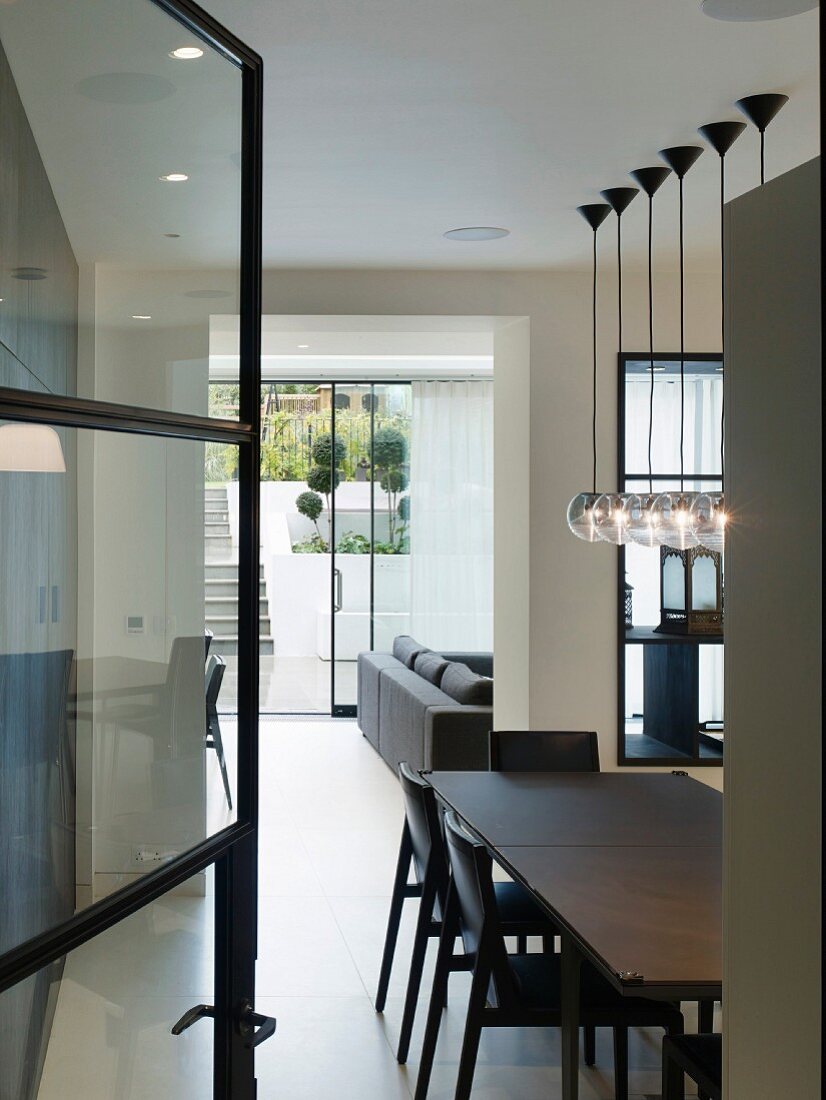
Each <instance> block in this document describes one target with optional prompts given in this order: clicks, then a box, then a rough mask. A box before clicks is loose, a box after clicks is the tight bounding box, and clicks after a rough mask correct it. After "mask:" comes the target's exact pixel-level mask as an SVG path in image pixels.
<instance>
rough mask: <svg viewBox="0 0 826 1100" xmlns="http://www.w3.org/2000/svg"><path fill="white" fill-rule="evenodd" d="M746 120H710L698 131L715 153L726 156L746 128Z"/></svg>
mask: <svg viewBox="0 0 826 1100" xmlns="http://www.w3.org/2000/svg"><path fill="white" fill-rule="evenodd" d="M745 128H746V124H745V122H709V123H707V124H706V125H705V126H700V127H698V129H697V133H698V134H700V135H701V136H702V137H704V138H705V139H706V141H707V142H708V143H709V145H710V146H711V148H712V149H713V150H714V152H715V153H719V154H720V156H721V157H724V156H725V155H726V153H727V152H728V151H729V149H730V148H731V147H732V145H734V143H735V141H737V139H738V138H739V137H740V135H741V134H742V132H743V131H744V130H745Z"/></svg>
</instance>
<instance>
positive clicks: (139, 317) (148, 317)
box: [132, 313, 152, 321]
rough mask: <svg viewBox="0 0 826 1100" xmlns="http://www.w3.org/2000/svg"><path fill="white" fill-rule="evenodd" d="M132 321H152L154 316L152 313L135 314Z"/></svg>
mask: <svg viewBox="0 0 826 1100" xmlns="http://www.w3.org/2000/svg"><path fill="white" fill-rule="evenodd" d="M132 320H133V321H151V320H152V314H151V313H133V314H132Z"/></svg>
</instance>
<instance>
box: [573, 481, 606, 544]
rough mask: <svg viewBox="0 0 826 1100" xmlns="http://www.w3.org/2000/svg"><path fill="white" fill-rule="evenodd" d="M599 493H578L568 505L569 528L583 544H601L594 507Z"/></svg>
mask: <svg viewBox="0 0 826 1100" xmlns="http://www.w3.org/2000/svg"><path fill="white" fill-rule="evenodd" d="M599 496H600V494H599V493H578V494H577V495H576V496H575V497H574V499H573V500H572V501H571V503H570V504H569V505H568V526H569V527H570V529H571V531H572V533H573V534H574V535H576V537H577V538H578V539H582V540H583V542H599V535H598V533H597V525H596V515H595V510H594V505H595V504H596V502H597V500H598V499H599Z"/></svg>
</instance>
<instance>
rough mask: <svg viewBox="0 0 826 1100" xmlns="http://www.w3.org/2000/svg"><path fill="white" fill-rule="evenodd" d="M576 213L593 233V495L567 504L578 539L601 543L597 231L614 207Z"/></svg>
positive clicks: (582, 209)
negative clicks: (598, 510)
mask: <svg viewBox="0 0 826 1100" xmlns="http://www.w3.org/2000/svg"><path fill="white" fill-rule="evenodd" d="M577 210H578V212H579V213H580V214H581V215H582V217H583V218H584V219H585V220H586V222H587V223H588V225H590V227H591V229H592V230H593V231H594V261H593V263H594V267H593V290H592V298H591V304H592V310H591V313H592V326H593V378H594V390H593V394H594V404H593V419H592V423H591V433H592V435H591V438H592V443H593V455H594V476H593V484H592V488H591V492H590V493H577V495H576V496H575V497H574V498H573V500H572V501H571V503H570V504H569V505H568V527H569V528H570V529H571V532H572V533H573V534H574V535H576V537H577V538H578V539H582V540H583V541H584V542H599V535H598V533H597V523H596V511H595V509H594V505H595V503H596V501H597V497H598V496H599V493H598V492H597V230H598V229H599V227H600V226H601V225H602V223H603V222H604V221H605V219H606V218H607V217H608V215H609V214H610V213H611V207H610V206H609V205H608V204H607V203H604V202H592V203H588V204H587V205H586V206H578V207H577Z"/></svg>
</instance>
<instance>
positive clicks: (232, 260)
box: [0, 0, 261, 1100]
mask: <svg viewBox="0 0 826 1100" xmlns="http://www.w3.org/2000/svg"><path fill="white" fill-rule="evenodd" d="M0 103H2V110H0V164H1V165H2V170H0V254H2V257H3V263H2V267H1V268H0V897H2V899H3V901H2V906H0V990H2V992H0V1034H2V1036H3V1054H2V1058H0V1095H1V1096H9V1097H15V1100H31V1098H33V1097H35V1096H37V1094H38V1088H39V1081H40V1075H41V1071H42V1067H43V1064H44V1060H45V1058H46V1050H47V1046H48V1040H49V1035H50V1028H51V1022H52V1019H53V1017H54V1016H55V1012H57V1013H58V1015H59V1013H60V1012H61V1005H62V1003H63V1002H62V1001H61V994H60V976H61V973H62V966H63V962H62V960H63V957H64V956H65V954H66V952H67V951H68V950H70V949H72V948H76V947H78V946H79V945H81V944H83V943H85V942H86V941H90V942H93V941H94V937H95V936H96V935H98V934H99V933H101V932H103V931H104V930H105V929H106V928H109V927H111V926H113V925H115V924H116V923H118V922H119V921H120V920H122V919H123V918H124V917H126V916H127V915H129V914H130V913H133V912H136V911H137V910H138V909H140V908H141V907H142V906H144V905H146V904H148V903H149V902H150V901H152V899H154V898H158V897H161V896H162V895H163V894H164V893H165V892H166V891H167V890H169V889H170V888H172V887H173V886H181V888H182V889H184V890H185V891H186V892H188V893H190V894H191V895H195V896H197V895H198V894H201V895H203V893H204V877H203V876H204V870H205V868H206V867H208V866H209V865H210V864H212V863H215V865H216V872H217V873H216V884H217V893H216V904H217V906H218V909H219V910H221V909H222V908H223V912H222V913H219V914H218V916H219V919H218V920H217V921H216V929H217V935H216V942H215V947H214V951H213V949H212V947H211V946H210V949H209V954H210V957H214V960H215V996H216V998H217V1000H216V1004H215V1009H214V1016H215V1024H214V1038H215V1067H216V1072H215V1081H214V1086H215V1091H214V1095H215V1096H219V1095H221V1096H223V1095H226V1096H228V1095H229V1094H230V1081H231V1080H232V1081H234V1088H235V1091H233V1093H232V1095H233V1096H242V1097H243V1096H252V1090H253V1074H252V1054H251V1050H250V1048H249V1044H247V1045H245V1044H244V1041H242V1038H241V1034H240V1024H239V1020H238V1018H237V1011H238V1010H237V1006H238V1005H239V1004H240V1003H241V1000H242V999H245V1000H247V1001H250V1002H251V1000H252V997H253V995H254V981H253V965H254V940H255V885H254V877H253V875H252V867H253V865H254V854H255V836H256V833H255V827H256V815H257V805H256V797H255V794H256V777H255V762H256V746H257V727H256V722H257V645H256V638H257V615H255V613H254V609H253V603H254V595H253V593H254V592H255V590H256V589H257V577H258V531H257V516H258V465H259V463H258V455H259V404H258V392H259V388H258V377H259V342H260V302H259V285H260V104H261V98H260V61H259V59H258V58H257V57H256V55H255V54H254V53H252V52H250V51H249V50H247V49H246V48H245V47H244V46H243V45H242V44H241V43H240V42H238V41H237V40H235V39H234V38H233V37H232V36H231V35H230V34H228V33H227V32H226V31H224V30H223V29H222V28H221V27H219V26H218V25H217V24H215V23H214V22H213V21H212V20H211V19H209V17H207V16H206V15H204V13H203V12H201V11H200V9H198V8H197V7H196V6H195V5H194V4H191V3H189V2H186V0H181V2H179V0H157V2H156V0H76V2H75V3H72V4H66V3H63V2H59V0H28V2H27V3H25V4H3V5H0ZM219 310H220V311H221V312H227V311H230V312H233V313H235V314H238V315H240V325H239V335H238V342H237V347H236V348H235V353H236V356H237V358H238V361H239V362H240V370H239V373H238V376H237V377H236V379H235V390H236V394H237V402H236V404H235V406H234V407H224V408H222V409H221V410H220V412H219V413H218V415H214V413H213V410H211V409H210V405H209V330H210V318H211V316H212V315H213V314H214V313H216V312H217V311H219ZM216 452H220V453H221V454H222V455H223V456H225V457H226V460H227V461H228V462H230V463H231V464H232V466H233V469H234V470H235V490H234V492H235V505H236V516H237V517H238V518H237V526H236V529H235V531H234V538H233V540H232V548H233V552H232V553H231V554H230V555H228V556H227V557H226V558H225V559H222V560H221V566H222V574H221V575H222V580H223V582H224V583H226V584H227V585H229V586H230V587H231V588H232V590H233V594H234V598H235V600H236V601H237V612H236V616H235V622H236V629H235V650H234V654H233V656H234V659H235V660H236V661H237V662H238V669H239V672H238V675H237V677H236V679H235V682H233V684H232V690H233V693H234V696H235V701H236V703H235V706H234V708H233V710H234V711H235V712H237V713H236V715H235V716H234V717H233V719H232V721H229V720H227V719H225V718H221V719H219V717H218V708H217V706H216V702H217V700H219V699H220V697H221V693H222V692H223V691H224V690H225V688H224V685H223V683H222V677H223V676H224V674H225V672H226V656H225V655H224V654H222V653H221V651H220V648H219V647H214V646H213V644H212V643H213V641H214V637H213V634H214V632H212V633H211V632H210V631H209V629H208V627H207V621H206V605H205V588H206V583H207V581H208V579H209V578H210V575H211V574H210V562H211V561H212V560H213V559H214V557H215V553H216V552H217V551H216V547H217V542H219V541H220V540H221V534H222V532H220V530H219V527H220V524H219V523H218V521H216V520H215V518H214V513H215V512H216V511H219V510H220V509H219V508H218V505H217V504H216V502H214V500H213V499H212V493H211V484H212V477H213V468H214V464H215V454H216ZM205 533H206V534H207V535H208V536H209V535H210V534H211V535H212V536H213V537H214V538H215V539H216V540H217V541H216V543H215V544H214V546H213V547H209V546H208V543H207V540H205V538H204V535H205ZM221 549H223V546H222V547H221ZM248 594H249V595H248ZM182 884H186V885H183V886H182ZM212 904H213V903H212V900H211V899H210V901H207V900H206V899H203V905H204V906H209V907H210V909H211V908H212ZM236 932H238V933H239V935H235V933H236ZM239 983H240V984H239ZM242 987H243V988H242ZM242 995H243V996H242ZM114 1000H115V1001H116V1000H117V998H114ZM232 1006H234V1007H232ZM176 1007H177V1006H176ZM233 1013H235V1015H234V1016H233ZM161 1022H163V1023H164V1025H165V1029H166V1030H167V1031H168V1030H169V1027H170V1026H171V1024H172V1023H174V1020H169V1021H161ZM251 1032H252V1028H251V1027H250V1030H249V1031H248V1033H247V1036H246V1038H247V1039H249V1035H250V1034H251ZM144 1054H145V1056H147V1057H149V1056H151V1054H150V1051H148V1050H147V1051H145V1052H144Z"/></svg>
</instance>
